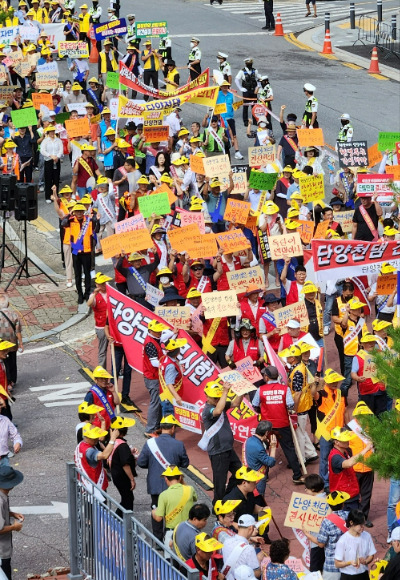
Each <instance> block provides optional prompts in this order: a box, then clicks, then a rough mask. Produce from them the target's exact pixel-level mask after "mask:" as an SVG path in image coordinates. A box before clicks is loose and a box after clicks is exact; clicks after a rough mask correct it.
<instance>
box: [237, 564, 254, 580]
mask: <svg viewBox="0 0 400 580" xmlns="http://www.w3.org/2000/svg"><path fill="white" fill-rule="evenodd" d="M233 573H234V575H235V580H256V577H255V576H254V572H253V569H252V568H250V566H246V564H242V565H241V566H238V567H237V568H236V570H234V572H233Z"/></svg>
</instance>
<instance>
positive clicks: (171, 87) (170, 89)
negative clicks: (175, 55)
mask: <svg viewBox="0 0 400 580" xmlns="http://www.w3.org/2000/svg"><path fill="white" fill-rule="evenodd" d="M177 74H178V71H177V69H176V68H174V69H173V70H172V71H171V72H169V73H168V74H167V76H166V79H165V80H166V81H167V84H166V86H165V90H166V91H168V92H170V93H172V92H174V91H176V89H177V87H176V86H175V85H171V84H169V81H172V82H174V78H175V75H177Z"/></svg>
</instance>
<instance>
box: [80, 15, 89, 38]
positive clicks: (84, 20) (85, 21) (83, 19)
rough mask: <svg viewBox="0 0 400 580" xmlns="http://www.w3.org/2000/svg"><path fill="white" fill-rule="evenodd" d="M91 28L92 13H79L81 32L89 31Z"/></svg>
mask: <svg viewBox="0 0 400 580" xmlns="http://www.w3.org/2000/svg"><path fill="white" fill-rule="evenodd" d="M89 28H90V14H89V13H87V14H82V13H80V14H79V32H85V33H86V34H87V33H88V32H89Z"/></svg>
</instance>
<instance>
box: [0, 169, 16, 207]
mask: <svg viewBox="0 0 400 580" xmlns="http://www.w3.org/2000/svg"><path fill="white" fill-rule="evenodd" d="M16 183H17V178H16V176H15V175H6V174H3V175H1V176H0V211H14V208H15V187H16Z"/></svg>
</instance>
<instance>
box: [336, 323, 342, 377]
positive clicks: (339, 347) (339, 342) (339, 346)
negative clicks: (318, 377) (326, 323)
mask: <svg viewBox="0 0 400 580" xmlns="http://www.w3.org/2000/svg"><path fill="white" fill-rule="evenodd" d="M334 341H335V344H336V348H337V351H338V355H339V362H340V372H341V373H342V375H344V346H343V338H342V337H341V336H339V335H338V334H336V332H335V338H334Z"/></svg>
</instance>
